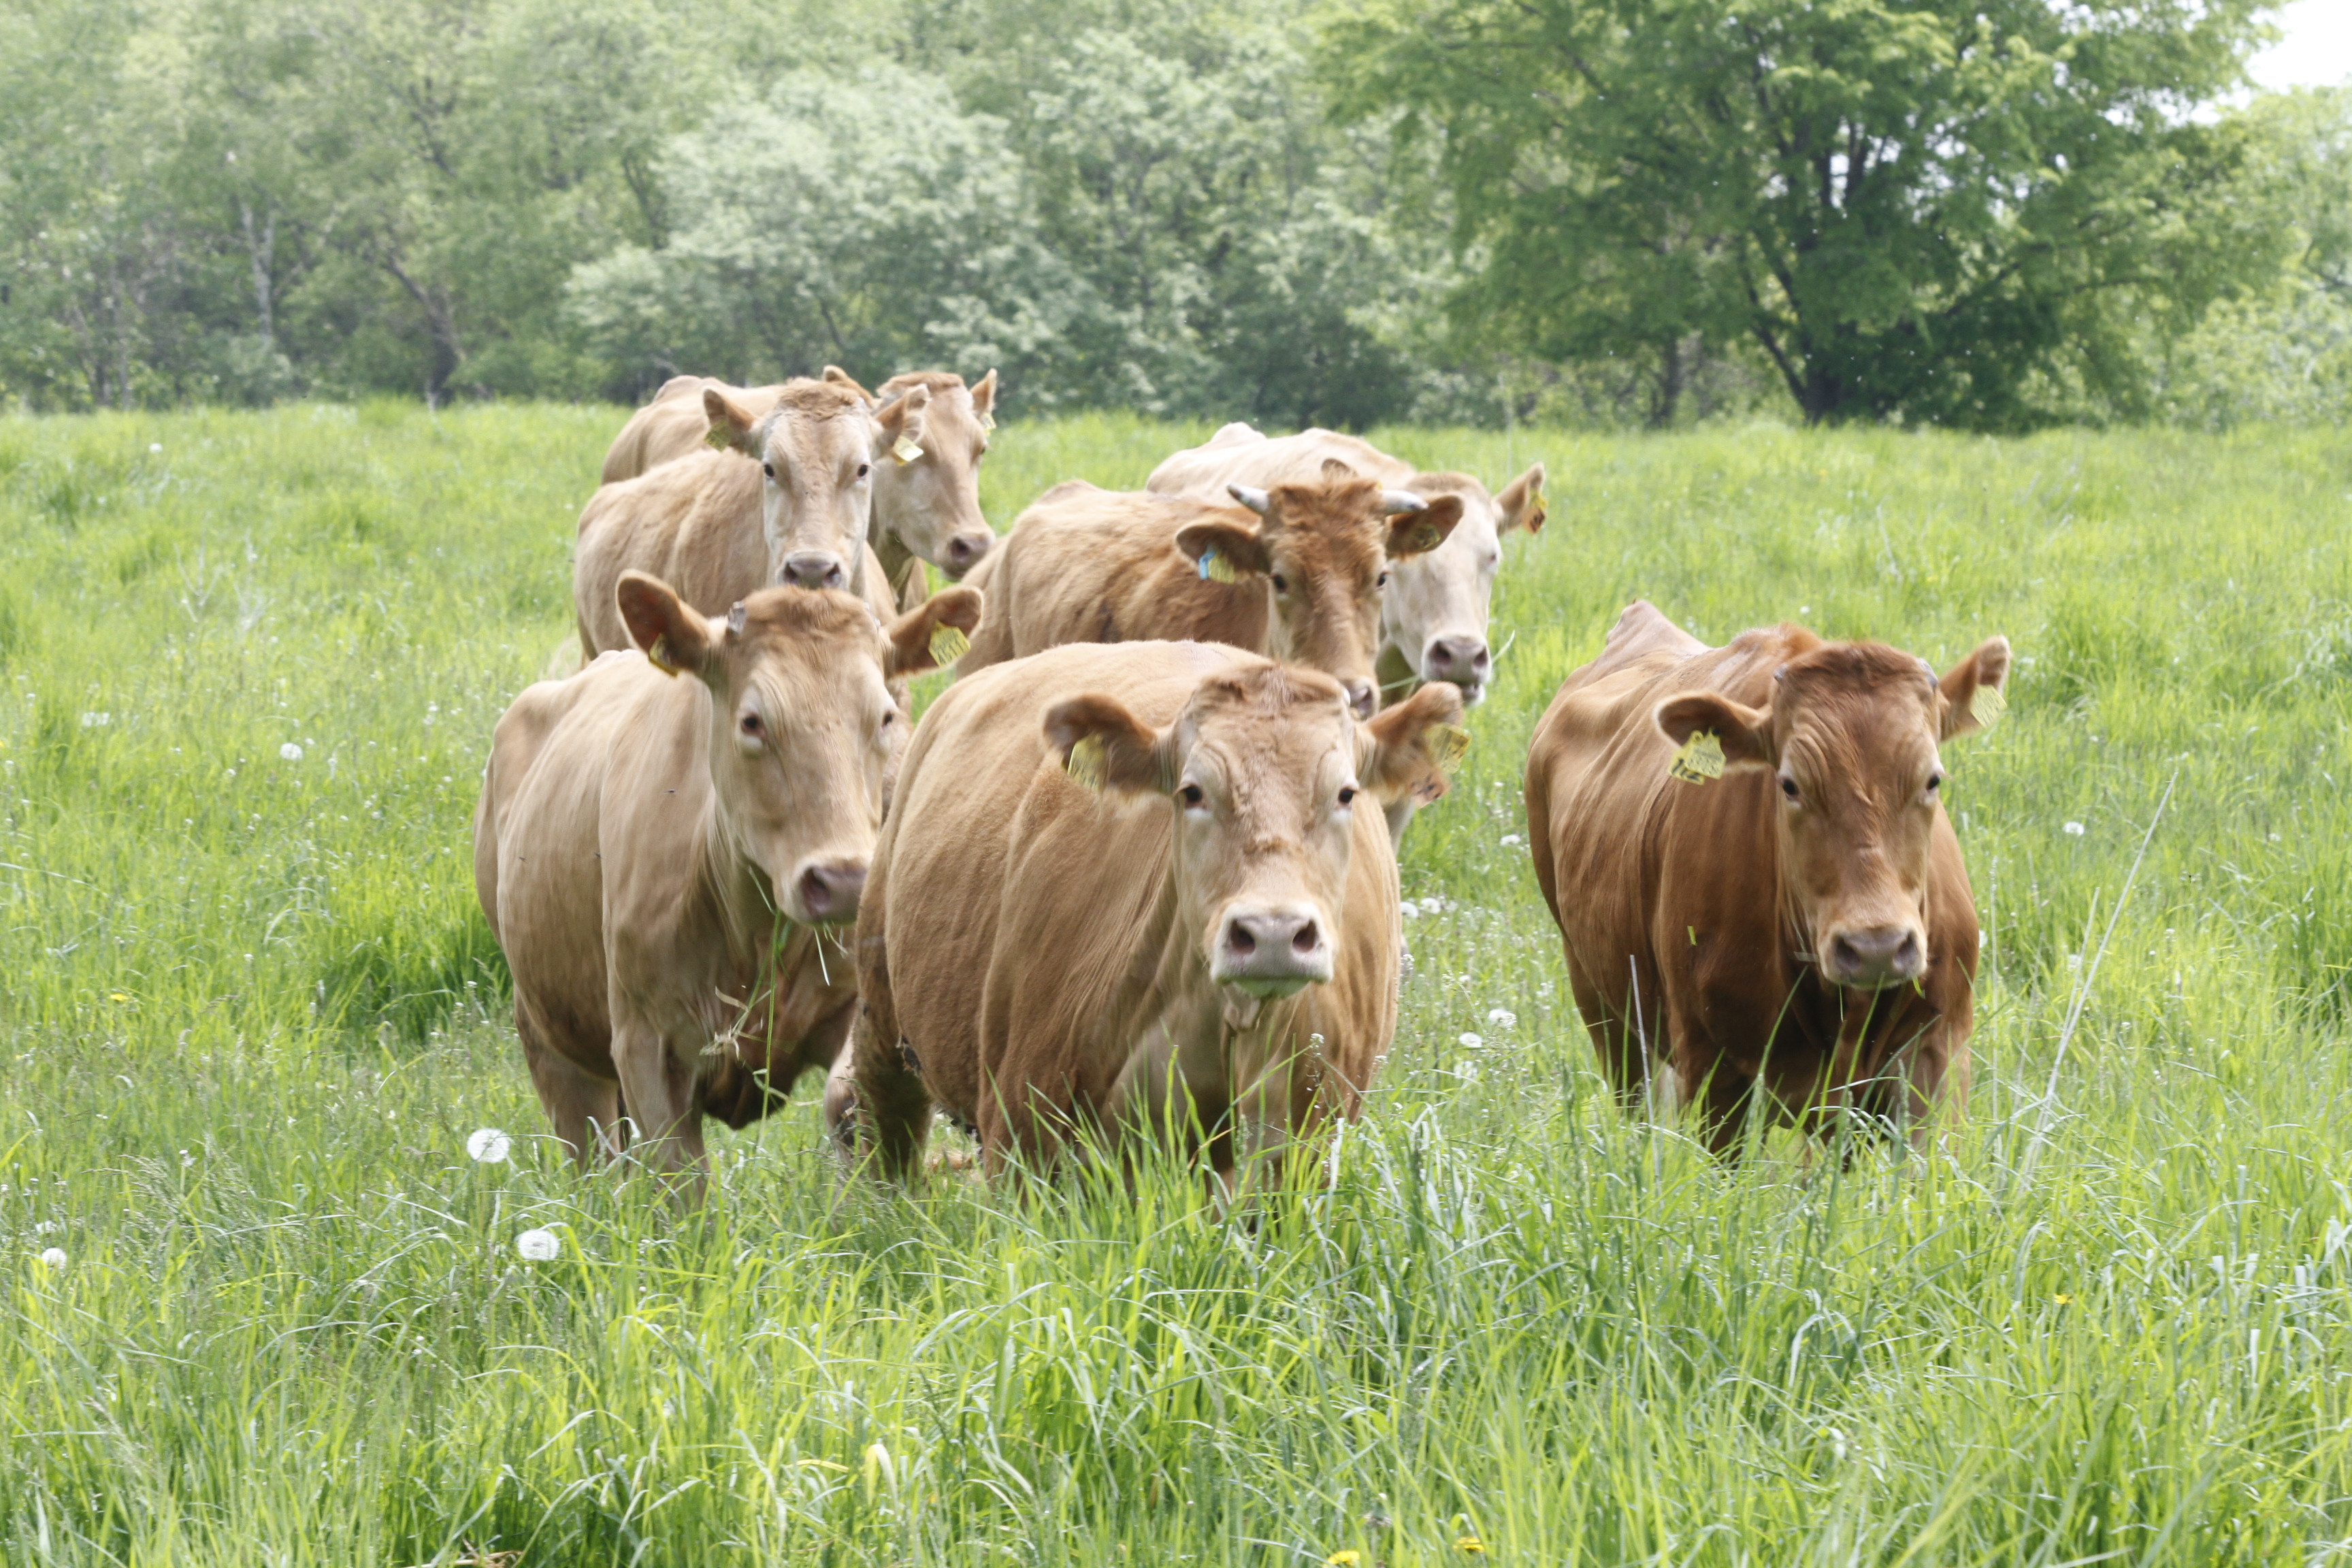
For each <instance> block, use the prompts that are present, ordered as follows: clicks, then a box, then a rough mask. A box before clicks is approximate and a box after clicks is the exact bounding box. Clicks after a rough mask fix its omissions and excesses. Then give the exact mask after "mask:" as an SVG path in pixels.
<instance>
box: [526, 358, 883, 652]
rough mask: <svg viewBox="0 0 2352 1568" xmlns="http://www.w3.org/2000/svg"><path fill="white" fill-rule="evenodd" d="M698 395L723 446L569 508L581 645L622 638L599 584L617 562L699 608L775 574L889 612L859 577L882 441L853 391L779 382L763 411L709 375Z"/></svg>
mask: <svg viewBox="0 0 2352 1568" xmlns="http://www.w3.org/2000/svg"><path fill="white" fill-rule="evenodd" d="M703 405H704V409H705V412H706V413H707V414H708V415H709V421H710V427H711V428H712V429H713V430H714V431H718V432H721V433H723V435H724V437H725V443H726V448H727V449H725V450H719V451H711V450H708V449H706V450H703V451H700V452H698V453H695V454H693V455H691V456H688V457H684V458H677V459H676V460H674V461H671V462H667V463H662V464H659V465H657V466H656V467H655V468H652V469H651V470H649V471H648V472H646V473H645V474H642V475H640V476H638V477H637V478H635V479H624V480H623V481H621V482H620V483H619V484H613V485H606V486H604V488H603V489H599V490H598V491H597V492H596V493H595V494H594V495H593V496H591V497H590V498H589V500H588V504H587V506H586V507H585V508H583V510H582V511H581V513H580V541H579V546H578V549H577V551H576V552H575V553H574V555H573V558H572V606H573V609H574V610H575V611H576V612H577V614H578V616H579V625H580V647H581V652H582V654H583V657H588V658H593V657H594V656H595V655H596V654H599V653H604V652H607V651H610V650H613V649H616V648H625V647H628V646H629V633H628V628H627V627H626V626H624V625H623V624H622V622H621V616H620V611H619V609H618V608H617V606H616V605H615V603H614V596H613V590H614V585H615V584H618V583H619V581H620V579H621V574H623V573H624V572H630V571H636V572H644V573H647V574H651V575H653V576H656V577H659V578H660V579H662V581H664V582H666V583H668V584H670V585H671V586H673V587H675V588H676V589H677V591H678V592H679V593H680V594H681V595H684V596H685V598H686V601H687V603H688V604H690V605H693V606H694V607H695V608H697V609H698V610H701V611H703V612H704V613H705V614H717V613H718V612H719V611H721V610H724V609H725V608H727V606H728V605H731V604H733V603H734V602H735V601H737V600H738V599H740V598H743V597H744V596H745V595H749V594H751V593H754V592H756V591H758V590H759V589H761V588H765V587H769V586H772V585H782V584H790V585H792V586H794V587H802V588H846V589H848V590H850V591H851V592H852V593H860V592H862V593H864V594H865V595H866V598H867V600H868V602H869V603H870V604H872V605H874V607H875V608H876V610H877V614H883V615H888V614H892V613H895V610H896V605H895V604H894V603H893V602H892V601H891V599H890V597H889V595H888V590H887V584H882V583H879V582H876V583H870V584H869V583H868V582H866V578H867V577H868V576H871V575H874V574H871V573H868V572H867V571H866V569H865V568H866V562H867V561H869V560H870V559H871V558H872V552H870V551H869V550H868V549H867V548H866V509H867V504H868V501H869V499H870V498H869V494H868V491H869V489H870V488H871V484H872V477H873V468H874V466H875V464H876V463H877V462H884V461H887V458H884V457H883V456H882V452H883V449H884V447H886V446H887V440H888V437H887V431H886V429H885V427H884V426H880V425H878V424H877V423H876V421H875V420H874V418H873V417H872V416H871V415H870V414H868V412H867V411H866V400H865V399H864V398H863V397H862V396H860V395H858V394H857V393H856V392H853V391H850V390H848V389H846V388H844V387H840V386H834V385H830V384H826V383H824V382H817V381H793V382H787V383H785V384H784V389H783V393H782V395H781V396H780V397H779V398H778V400H777V401H776V403H775V405H774V406H773V407H772V408H771V409H769V410H768V411H767V412H765V413H764V414H762V413H757V412H755V411H753V410H752V409H751V408H750V407H747V406H745V405H740V404H738V403H735V402H732V401H730V399H728V398H727V397H725V396H723V395H720V394H719V393H717V392H715V391H712V390H710V389H709V388H705V389H704V391H703ZM746 458H750V459H751V460H750V461H746V460H745V459H746Z"/></svg>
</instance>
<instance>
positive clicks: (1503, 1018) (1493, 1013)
mask: <svg viewBox="0 0 2352 1568" xmlns="http://www.w3.org/2000/svg"><path fill="white" fill-rule="evenodd" d="M1518 1021H1519V1016H1518V1015H1517V1013H1514V1012H1512V1011H1511V1010H1510V1009H1509V1008H1508V1007H1489V1008H1487V1009H1486V1022H1487V1023H1489V1024H1491V1025H1493V1026H1495V1027H1496V1028H1497V1029H1509V1028H1514V1027H1516V1026H1517V1024H1518Z"/></svg>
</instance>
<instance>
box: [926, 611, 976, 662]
mask: <svg viewBox="0 0 2352 1568" xmlns="http://www.w3.org/2000/svg"><path fill="white" fill-rule="evenodd" d="M970 652H971V638H970V637H966V636H964V635H963V628H962V627H961V626H949V625H948V624H947V623H946V622H945V621H941V622H940V624H939V625H938V626H933V627H932V628H931V662H932V663H933V664H953V663H954V662H955V661H956V660H958V659H960V658H962V657H963V656H964V655H965V654H968V653H970Z"/></svg>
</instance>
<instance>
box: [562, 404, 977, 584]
mask: <svg viewBox="0 0 2352 1568" xmlns="http://www.w3.org/2000/svg"><path fill="white" fill-rule="evenodd" d="M824 380H825V381H826V382H827V383H828V384H833V385H836V386H841V387H845V388H847V389H849V390H851V391H854V392H856V393H857V394H858V395H860V396H862V397H864V398H866V400H867V401H868V402H869V403H871V404H873V405H874V406H875V419H876V422H877V423H878V424H879V425H880V426H882V428H883V433H884V436H885V437H886V438H887V450H888V452H889V454H890V459H889V460H888V461H887V462H883V463H879V464H877V466H876V470H875V474H874V485H873V491H872V527H871V529H870V531H869V537H868V542H869V543H871V544H872V545H873V547H874V549H875V552H876V553H877V557H878V558H879V559H880V561H881V562H882V565H883V570H884V571H885V572H886V573H887V575H888V577H889V581H890V583H891V584H892V591H893V592H894V593H895V594H897V595H898V597H899V600H900V602H901V603H904V604H906V605H908V607H909V608H911V607H912V606H913V605H914V604H917V603H919V602H920V601H921V599H922V596H923V591H924V585H923V583H922V580H921V578H920V577H919V575H918V573H919V568H918V567H916V566H915V564H914V563H915V562H916V561H918V560H921V561H928V562H929V563H931V564H932V565H934V566H937V567H938V568H939V569H940V571H942V572H944V573H946V574H948V576H949V577H950V578H955V579H960V578H961V577H962V576H963V574H965V573H966V572H968V571H970V570H971V568H972V566H973V565H974V563H977V562H978V561H979V560H980V558H981V557H982V556H983V555H985V554H987V553H988V552H989V550H990V548H991V547H992V546H993V545H994V544H995V542H996V535H995V534H994V533H993V532H992V531H990V530H989V526H988V520H987V519H986V518H985V517H983V516H982V514H981V510H980V460H981V458H982V457H983V456H985V455H986V453H987V451H988V446H989V435H988V433H989V431H990V430H992V428H994V426H995V424H996V419H995V408H996V373H995V372H994V371H990V372H989V373H988V374H986V375H984V376H982V377H981V378H980V381H979V382H978V383H977V384H974V385H973V386H971V387H969V388H967V387H966V386H965V385H964V383H963V377H961V376H960V375H957V374H953V373H951V372H948V371H928V370H927V371H909V372H908V373H907V374H903V375H896V376H893V377H891V378H890V379H889V380H888V381H887V382H884V383H883V384H882V387H881V390H880V391H879V392H878V393H870V392H867V391H866V389H865V388H864V387H862V386H860V385H858V384H857V383H856V381H855V380H853V379H851V377H850V376H849V375H848V374H847V373H846V372H844V371H842V370H840V369H838V368H837V367H835V366H833V365H827V366H825V367H824ZM711 392H717V393H718V394H719V395H720V396H721V397H722V398H723V399H725V400H726V401H727V402H729V403H730V404H732V405H735V406H737V407H740V408H746V409H750V410H752V411H754V412H762V411H765V410H767V409H769V408H772V407H773V406H775V403H776V400H777V398H778V397H780V396H781V395H782V393H783V387H782V385H777V386H750V387H744V386H730V385H729V384H727V383H725V382H723V381H718V380H715V379H713V378H711V377H709V376H698V375H680V376H673V377H671V378H670V379H669V380H668V381H667V382H665V383H664V384H662V389H661V390H660V391H659V392H657V393H656V394H655V395H654V396H653V400H652V401H651V402H649V403H647V404H646V405H645V406H644V407H643V408H640V409H638V410H637V411H636V413H635V414H634V415H632V416H630V418H629V422H628V424H627V425H625V426H623V427H622V430H621V434H620V435H619V436H618V437H615V438H614V442H613V447H612V450H611V451H609V452H608V453H606V454H605V457H604V482H605V483H606V484H608V485H609V484H616V483H618V482H620V481H621V480H624V479H635V477H636V476H638V475H639V474H642V473H645V472H646V470H648V469H649V468H653V467H654V466H655V465H656V464H659V463H666V462H669V461H671V460H673V459H674V458H682V457H686V456H688V455H690V454H692V453H693V452H695V451H697V450H698V449H699V448H700V447H701V446H702V445H703V442H704V439H705V438H706V437H708V435H709V431H710V421H709V416H707V415H706V414H705V412H704V400H705V396H706V395H707V394H709V393H711ZM901 440H903V441H904V442H905V443H906V445H905V446H904V447H901V446H900V445H899V443H900V441H901ZM905 452H913V453H914V454H915V456H913V457H912V458H907V457H905V456H903V454H904V453H905Z"/></svg>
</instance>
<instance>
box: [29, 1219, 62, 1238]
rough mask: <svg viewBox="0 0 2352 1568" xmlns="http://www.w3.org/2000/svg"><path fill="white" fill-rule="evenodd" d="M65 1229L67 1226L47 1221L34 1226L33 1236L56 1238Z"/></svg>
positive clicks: (51, 1220)
mask: <svg viewBox="0 0 2352 1568" xmlns="http://www.w3.org/2000/svg"><path fill="white" fill-rule="evenodd" d="M64 1228H65V1226H61V1225H59V1224H58V1222H57V1221H55V1220H53V1219H45V1220H42V1221H40V1222H39V1223H37V1224H36V1225H35V1226H33V1234H34V1235H35V1236H55V1235H56V1234H57V1233H58V1232H59V1231H60V1230H63V1229H64Z"/></svg>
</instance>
